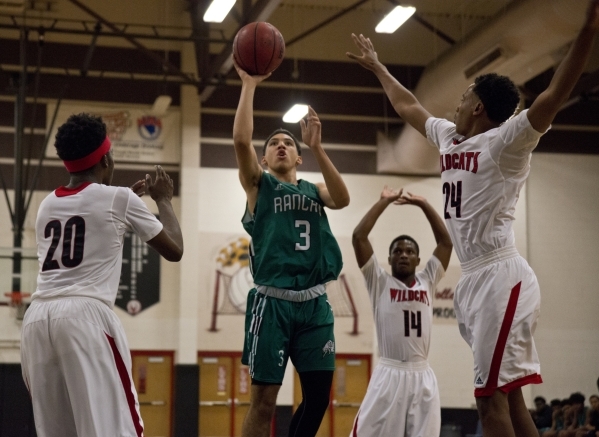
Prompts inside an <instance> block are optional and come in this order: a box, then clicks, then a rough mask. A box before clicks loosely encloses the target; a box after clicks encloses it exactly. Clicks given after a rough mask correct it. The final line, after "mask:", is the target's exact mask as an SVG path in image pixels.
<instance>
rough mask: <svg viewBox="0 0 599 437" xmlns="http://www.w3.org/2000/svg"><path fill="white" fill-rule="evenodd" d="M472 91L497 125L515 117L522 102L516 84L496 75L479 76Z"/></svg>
mask: <svg viewBox="0 0 599 437" xmlns="http://www.w3.org/2000/svg"><path fill="white" fill-rule="evenodd" d="M472 91H474V92H475V93H476V95H477V96H478V97H479V98H480V100H481V101H482V102H483V105H485V110H486V111H487V117H489V120H491V121H494V122H496V123H503V122H504V121H506V120H507V119H508V118H510V117H511V116H512V115H514V112H516V108H517V107H518V103H519V102H520V93H519V92H518V88H517V87H516V85H515V84H514V82H512V81H511V79H510V78H509V77H507V76H500V75H498V74H496V73H489V74H483V75H482V76H478V77H477V78H476V79H474V88H473V89H472Z"/></svg>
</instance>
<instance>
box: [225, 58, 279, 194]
mask: <svg viewBox="0 0 599 437" xmlns="http://www.w3.org/2000/svg"><path fill="white" fill-rule="evenodd" d="M235 69H236V70H237V73H238V74H239V77H240V78H241V82H242V85H241V95H240V97H239V104H238V105H237V111H236V112H235V121H234V123H233V145H234V146H235V157H236V158H237V165H238V167H239V180H240V181H241V185H242V187H243V189H244V190H245V191H246V193H248V195H249V194H250V193H251V192H253V191H255V190H257V188H258V183H259V182H260V177H261V176H262V167H261V166H260V163H259V162H258V157H257V156H256V150H255V149H254V146H253V145H252V133H253V132H254V108H253V105H254V93H255V91H256V87H257V86H258V84H259V83H260V82H262V81H263V80H264V79H266V78H267V77H268V76H270V74H268V75H265V76H250V75H249V74H247V73H246V72H245V71H243V70H242V69H241V68H240V67H239V65H237V63H235Z"/></svg>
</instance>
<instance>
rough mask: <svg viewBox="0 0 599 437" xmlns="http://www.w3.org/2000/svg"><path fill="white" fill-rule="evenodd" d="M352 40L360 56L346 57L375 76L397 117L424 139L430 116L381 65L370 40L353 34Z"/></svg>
mask: <svg viewBox="0 0 599 437" xmlns="http://www.w3.org/2000/svg"><path fill="white" fill-rule="evenodd" d="M352 38H353V40H354V43H355V44H356V47H358V49H359V50H360V52H361V53H362V56H358V55H356V54H354V53H349V52H347V53H346V55H347V57H348V58H350V59H353V60H354V61H357V62H358V64H360V65H361V66H362V67H364V68H366V69H367V70H370V71H372V72H373V73H374V74H375V75H376V77H377V78H378V79H379V81H380V82H381V85H382V86H383V89H384V90H385V93H386V94H387V97H388V98H389V100H390V101H391V104H392V105H393V108H394V109H395V111H396V112H397V113H398V114H399V116H400V117H401V118H403V119H404V120H405V121H406V122H407V123H409V124H410V125H411V126H412V127H413V128H415V129H416V130H417V131H418V132H420V133H421V134H422V135H424V136H425V137H426V129H425V123H426V120H427V119H428V118H429V117H431V114H430V113H429V112H428V111H427V110H426V109H424V107H423V106H422V105H421V104H420V102H419V101H418V100H417V99H416V97H415V96H414V94H412V93H411V92H410V91H409V90H408V89H407V88H406V87H404V86H403V85H402V84H400V83H399V82H398V81H397V79H395V78H394V77H393V76H392V75H391V73H389V70H387V67H385V66H384V65H383V64H381V62H380V61H379V59H378V56H377V54H376V52H375V51H374V46H373V45H372V42H371V41H370V38H366V37H364V35H361V34H360V36H356V35H355V34H353V33H352Z"/></svg>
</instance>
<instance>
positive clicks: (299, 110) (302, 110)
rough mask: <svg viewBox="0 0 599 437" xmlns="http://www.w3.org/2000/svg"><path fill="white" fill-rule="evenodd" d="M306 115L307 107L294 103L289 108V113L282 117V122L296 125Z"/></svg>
mask: <svg viewBox="0 0 599 437" xmlns="http://www.w3.org/2000/svg"><path fill="white" fill-rule="evenodd" d="M307 113H308V105H302V104H299V103H296V104H295V105H293V106H292V107H291V109H290V110H289V111H287V113H286V114H285V115H284V116H283V121H284V122H285V123H297V122H298V121H300V120H301V119H302V118H303V117H304V115H306V114H307Z"/></svg>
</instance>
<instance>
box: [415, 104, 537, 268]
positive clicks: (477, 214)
mask: <svg viewBox="0 0 599 437" xmlns="http://www.w3.org/2000/svg"><path fill="white" fill-rule="evenodd" d="M527 112H528V110H524V111H522V112H520V113H519V114H518V115H516V116H514V117H513V118H511V119H509V120H508V121H506V122H505V123H504V124H502V125H501V126H499V127H498V128H495V129H491V130H489V131H487V132H484V133H482V134H479V135H476V136H474V137H472V138H468V139H466V140H464V141H460V140H459V138H457V134H456V130H455V124H453V123H451V122H449V121H447V120H444V119H439V118H434V117H430V118H429V119H428V120H427V121H426V135H427V138H428V139H429V141H430V142H431V143H432V144H433V145H435V146H436V147H437V148H439V151H440V154H441V156H440V167H441V181H442V182H443V201H444V214H445V223H446V225H447V228H448V230H449V233H450V235H451V240H452V241H453V246H454V249H455V251H456V254H457V255H458V258H459V260H460V262H462V263H464V262H466V261H470V260H472V259H474V258H477V257H479V256H481V255H483V254H485V253H488V252H490V251H493V250H496V249H499V248H502V247H506V246H513V245H514V244H515V240H514V232H513V230H512V222H513V220H514V211H515V209H516V202H517V201H518V196H519V193H520V189H521V188H522V185H524V182H525V181H526V178H527V177H528V174H529V172H530V154H531V152H532V151H533V149H534V148H535V147H536V145H537V143H538V142H539V139H540V137H541V135H543V133H540V132H537V131H536V130H535V129H534V128H533V127H532V126H531V124H530V122H529V121H528V117H527V115H526V114H527Z"/></svg>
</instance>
